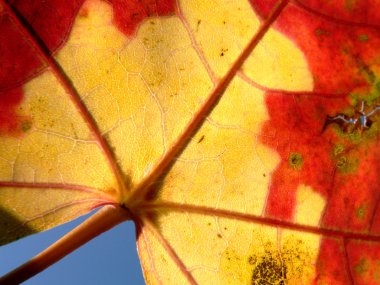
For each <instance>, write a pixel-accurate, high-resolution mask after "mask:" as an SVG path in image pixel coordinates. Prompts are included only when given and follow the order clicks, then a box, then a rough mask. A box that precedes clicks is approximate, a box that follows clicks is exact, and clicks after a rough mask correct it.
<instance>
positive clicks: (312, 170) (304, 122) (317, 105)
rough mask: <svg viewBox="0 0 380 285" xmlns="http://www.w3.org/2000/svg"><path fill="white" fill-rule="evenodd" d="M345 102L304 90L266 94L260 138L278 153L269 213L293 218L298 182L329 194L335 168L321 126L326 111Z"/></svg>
mask: <svg viewBox="0 0 380 285" xmlns="http://www.w3.org/2000/svg"><path fill="white" fill-rule="evenodd" d="M345 104H347V102H346V100H344V99H326V98H321V97H318V96H308V95H306V94H304V95H284V94H276V93H269V94H267V97H266V105H267V107H268V111H269V116H270V118H271V119H270V121H267V122H266V123H265V124H264V126H263V128H262V136H261V140H262V141H263V143H265V144H266V145H269V146H270V147H271V148H273V149H275V150H276V151H277V152H278V153H279V155H280V157H281V162H280V165H279V166H278V167H277V169H276V171H275V172H274V173H273V175H272V178H271V186H270V195H269V197H268V201H267V208H266V211H267V214H268V215H269V216H274V217H276V218H280V219H285V220H292V218H293V214H294V210H295V202H296V201H295V198H296V189H297V187H298V186H299V185H301V184H305V185H308V186H311V187H312V188H313V189H314V190H315V191H318V192H319V193H321V194H322V195H323V196H325V197H327V196H329V195H330V190H331V188H332V184H333V178H334V172H335V165H334V161H332V159H331V151H332V148H333V142H332V137H331V136H322V130H323V125H324V122H325V119H326V114H329V113H331V112H334V111H333V110H334V109H335V110H336V109H337V108H339V107H340V106H342V105H345ZM316 170H318V171H316Z"/></svg>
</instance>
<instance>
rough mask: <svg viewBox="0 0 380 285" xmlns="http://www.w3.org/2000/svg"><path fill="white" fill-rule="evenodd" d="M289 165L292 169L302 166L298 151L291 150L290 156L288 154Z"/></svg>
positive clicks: (298, 168) (301, 158)
mask: <svg viewBox="0 0 380 285" xmlns="http://www.w3.org/2000/svg"><path fill="white" fill-rule="evenodd" d="M288 161H289V165H290V167H291V168H293V169H296V170H300V169H301V168H302V165H303V157H302V155H301V154H300V153H298V152H293V153H292V154H291V155H290V156H289V160H288Z"/></svg>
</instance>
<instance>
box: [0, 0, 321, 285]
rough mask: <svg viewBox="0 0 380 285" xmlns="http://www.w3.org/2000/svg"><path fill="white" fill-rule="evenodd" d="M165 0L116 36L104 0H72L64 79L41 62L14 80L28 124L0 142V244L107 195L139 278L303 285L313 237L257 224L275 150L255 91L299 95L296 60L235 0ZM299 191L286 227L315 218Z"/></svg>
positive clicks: (313, 202) (313, 252)
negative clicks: (130, 221)
mask: <svg viewBox="0 0 380 285" xmlns="http://www.w3.org/2000/svg"><path fill="white" fill-rule="evenodd" d="M177 6H178V7H177V11H176V13H175V14H174V15H171V16H166V17H149V18H148V19H146V20H144V21H143V22H142V23H141V25H140V26H139V27H138V29H137V30H136V34H135V35H134V36H127V35H125V34H124V33H122V32H121V31H119V30H118V28H117V27H116V26H115V24H114V22H113V10H112V7H111V5H110V4H109V3H108V2H106V1H100V0H87V1H85V3H84V4H83V6H82V7H81V11H80V12H79V13H78V15H77V17H76V18H75V21H74V23H73V27H72V30H71V32H70V34H69V36H68V39H67V41H66V42H65V44H64V45H63V46H62V48H61V49H59V51H58V52H57V53H56V54H55V55H54V59H55V60H56V62H57V63H58V64H59V66H60V67H61V68H62V71H63V72H64V74H65V76H66V77H67V78H69V80H70V83H71V84H72V87H73V89H68V88H66V83H64V80H65V79H64V78H63V77H60V76H59V75H57V70H56V69H54V67H52V66H49V67H48V68H46V69H45V70H43V71H42V72H41V73H40V74H39V75H38V76H36V77H34V78H33V79H31V80H29V81H28V82H27V83H25V84H24V85H23V86H22V90H23V92H24V96H25V99H24V100H23V102H22V103H21V104H20V106H19V107H18V110H17V112H18V114H20V116H25V117H28V118H31V126H30V128H28V129H27V130H26V131H25V132H24V133H23V134H22V136H17V137H12V136H4V137H1V138H0V181H1V182H0V187H1V191H0V205H1V211H4V215H3V216H4V217H7V220H1V219H0V235H1V239H0V242H1V243H7V242H10V241H12V240H15V239H17V238H19V237H22V236H24V235H27V234H30V233H34V232H38V231H42V230H46V229H49V228H51V227H54V226H56V225H58V224H61V223H64V222H67V221H70V220H72V219H73V218H75V217H77V216H79V215H82V214H85V213H87V212H89V211H90V210H92V209H94V208H96V207H98V206H101V205H104V204H112V203H117V204H121V205H123V206H124V207H126V208H128V209H129V210H130V211H131V212H132V214H133V215H134V217H135V222H136V224H137V229H138V240H137V242H138V248H139V254H140V257H141V263H142V266H143V270H144V274H145V278H146V281H147V283H149V284H189V283H195V282H197V283H199V284H261V283H260V281H255V280H264V279H265V278H266V280H267V282H272V283H273V284H285V283H286V284H309V283H311V282H312V280H313V279H314V278H315V274H316V271H315V263H316V260H317V258H318V252H319V242H320V238H321V236H320V235H319V234H316V233H305V232H300V231H297V228H291V227H289V226H288V227H286V226H284V225H280V224H276V223H274V222H273V221H269V222H268V221H266V220H265V219H262V220H260V217H264V212H265V207H266V203H267V197H268V195H269V187H270V183H271V174H272V173H273V171H274V170H275V169H276V167H278V165H279V163H280V157H279V154H278V153H277V152H276V150H275V149H272V148H270V147H268V146H267V145H265V144H263V142H262V141H260V140H259V138H258V136H259V133H260V131H261V129H262V127H263V124H264V122H266V121H267V120H268V111H267V106H266V103H265V90H264V89H263V88H261V87H260V86H266V87H267V88H273V89H281V90H287V91H295V92H296V91H311V90H312V89H313V84H314V83H313V77H312V75H311V73H310V71H309V67H308V63H307V61H306V59H305V57H304V55H303V53H302V52H301V50H300V49H299V48H298V47H297V46H296V45H295V44H294V43H293V42H292V41H291V40H290V39H289V38H287V37H286V36H285V35H283V34H282V33H281V32H279V31H277V30H275V29H274V28H273V27H272V26H271V24H272V23H269V24H270V25H269V26H268V27H267V28H263V27H264V26H265V25H264V24H263V21H264V22H265V19H264V20H263V19H261V18H260V17H259V16H258V15H256V14H255V12H254V10H253V9H252V7H251V5H250V3H249V2H248V1H234V2H231V1H227V0H218V1H179V2H178V3H177ZM224 27H225V28H224ZM262 31H264V32H265V35H264V36H263V38H262V39H261V38H258V41H257V42H258V44H257V46H256V47H255V49H254V50H253V52H252V53H251V54H250V55H249V57H248V59H247V60H246V61H244V64H243V66H242V67H241V68H238V70H239V71H237V72H236V73H233V74H232V76H233V79H232V80H231V82H230V83H229V84H228V86H225V87H226V88H225V90H224V88H222V89H223V90H221V91H224V93H223V95H222V96H221V97H220V99H216V100H214V103H212V104H211V105H210V106H208V107H204V106H205V105H207V104H208V103H207V102H208V101H209V100H210V97H211V96H212V94H215V92H214V91H215V89H216V88H218V86H220V85H223V84H224V83H223V82H224V81H225V78H226V76H228V74H229V72H230V70H231V66H233V64H234V63H235V62H236V61H237V59H238V58H239V57H240V56H241V54H242V53H243V51H244V49H245V48H246V46H247V45H248V44H249V43H250V42H251V41H252V39H253V38H254V37H255V35H258V34H259V33H260V32H262ZM73 90H74V91H75V92H74V91H73ZM220 93H222V92H220ZM76 94H78V95H76ZM210 94H211V95H210ZM81 102H82V103H83V105H81V104H82V103H81ZM202 110H204V111H202ZM197 118H198V119H199V118H201V119H200V120H199V121H197V122H196V123H194V121H195V120H196V119H197ZM203 119H204V121H203V122H202V120H203ZM195 125H197V126H195ZM188 129H191V130H190V131H189V132H188V133H187V130H188ZM269 135H270V134H269ZM186 136H187V138H186ZM179 142H180V143H179ZM181 144H182V145H185V144H186V147H185V148H184V149H183V151H177V150H178V149H179V148H181ZM163 161H164V162H165V163H166V161H168V163H166V164H165V163H163ZM152 177H153V178H152ZM146 183H148V184H146ZM296 191H297V192H296V193H297V194H296V200H297V201H296V210H295V213H296V214H295V217H294V220H293V221H292V222H293V223H295V224H299V225H304V226H318V225H319V221H320V219H321V217H322V214H323V210H324V207H325V205H326V201H325V199H324V197H323V196H321V195H320V194H319V193H318V192H316V191H315V190H314V189H313V188H312V187H311V186H310V185H302V186H299V187H298V189H297V190H296ZM9 222H10V223H11V224H9ZM271 223H272V224H271ZM265 274H266V275H265ZM260 278H261V279H260ZM253 282H255V283H253ZM281 282H283V283H281ZM272 283H271V284H272Z"/></svg>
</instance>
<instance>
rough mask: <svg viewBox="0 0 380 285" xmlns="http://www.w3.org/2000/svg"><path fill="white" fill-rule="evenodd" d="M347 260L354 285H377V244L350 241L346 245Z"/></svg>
mask: <svg viewBox="0 0 380 285" xmlns="http://www.w3.org/2000/svg"><path fill="white" fill-rule="evenodd" d="M347 258H348V260H349V264H350V270H351V272H352V276H353V277H352V278H353V283H354V284H357V285H375V284H379V281H380V245H379V244H378V243H372V242H361V241H350V242H348V244H347Z"/></svg>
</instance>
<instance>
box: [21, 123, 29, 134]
mask: <svg viewBox="0 0 380 285" xmlns="http://www.w3.org/2000/svg"><path fill="white" fill-rule="evenodd" d="M31 128H32V122H29V121H24V122H22V123H21V130H22V131H23V132H24V133H26V132H27V131H29V130H30V129H31Z"/></svg>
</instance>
